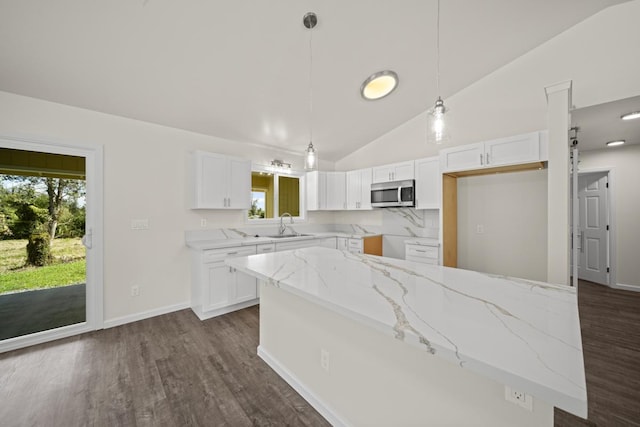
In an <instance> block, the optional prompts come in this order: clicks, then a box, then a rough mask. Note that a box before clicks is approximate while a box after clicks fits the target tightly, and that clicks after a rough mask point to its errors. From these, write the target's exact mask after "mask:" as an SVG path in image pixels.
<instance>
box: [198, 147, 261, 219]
mask: <svg viewBox="0 0 640 427" xmlns="http://www.w3.org/2000/svg"><path fill="white" fill-rule="evenodd" d="M192 174H193V179H192V181H193V182H192V187H193V188H192V192H193V196H192V203H191V208H192V209H249V208H250V207H251V161H249V160H242V159H236V158H233V157H228V156H223V155H220V154H214V153H207V152H204V151H196V152H194V153H193V167H192Z"/></svg>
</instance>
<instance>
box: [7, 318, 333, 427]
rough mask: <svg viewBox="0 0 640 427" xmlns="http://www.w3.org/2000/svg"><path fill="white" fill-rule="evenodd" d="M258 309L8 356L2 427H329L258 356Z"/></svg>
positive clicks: (156, 323) (128, 329)
mask: <svg viewBox="0 0 640 427" xmlns="http://www.w3.org/2000/svg"><path fill="white" fill-rule="evenodd" d="M257 346H258V308H257V307H252V308H249V309H246V310H242V311H239V312H236V313H232V314H229V315H226V316H221V317H218V318H214V319H210V320H206V321H204V322H201V321H200V320H198V318H197V317H196V316H195V315H194V314H193V313H192V312H191V310H182V311H179V312H176V313H171V314H167V315H164V316H159V317H155V318H153V319H148V320H143V321H140V322H135V323H131V324H128V325H123V326H120V327H116V328H112V329H106V330H103V331H97V332H92V333H89V334H84V335H81V336H79V337H74V338H68V339H64V340H60V341H56V342H53V343H47V344H43V345H38V346H34V347H31V348H28V349H22V350H17V351H13V352H9V353H5V354H2V355H0V425H2V426H65V427H66V426H89V425H90V426H234V427H235V426H286V425H290V426H328V423H327V422H326V421H325V420H324V418H322V417H321V416H320V415H319V414H318V413H317V412H316V411H315V410H314V409H313V408H311V407H310V406H309V405H308V404H307V403H306V402H305V401H304V400H303V399H302V398H301V397H300V396H299V395H298V394H297V393H296V392H295V391H294V390H293V389H292V388H291V387H289V385H288V384H286V383H285V382H284V381H283V380H282V379H281V378H280V377H279V376H278V375H277V374H276V373H275V372H273V371H272V370H271V369H270V368H269V367H268V366H267V365H266V364H265V363H264V362H263V361H262V360H261V359H259V358H258V356H257V355H256V348H257Z"/></svg>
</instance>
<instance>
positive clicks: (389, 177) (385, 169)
mask: <svg viewBox="0 0 640 427" xmlns="http://www.w3.org/2000/svg"><path fill="white" fill-rule="evenodd" d="M405 179H414V173H413V161H410V162H402V163H394V164H391V165H384V166H376V167H375V168H373V182H374V183H377V182H390V181H404V180H405Z"/></svg>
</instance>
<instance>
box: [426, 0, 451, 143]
mask: <svg viewBox="0 0 640 427" xmlns="http://www.w3.org/2000/svg"><path fill="white" fill-rule="evenodd" d="M436 89H437V90H438V99H436V103H435V105H434V106H433V108H431V109H430V110H429V111H427V122H428V128H427V141H428V142H432V143H435V144H442V143H443V142H445V141H447V140H449V138H450V135H449V128H450V127H451V123H450V114H449V115H448V117H449V119H447V122H449V123H445V117H444V116H445V114H446V113H447V112H448V111H449V109H448V108H447V107H445V106H444V101H443V100H442V98H441V97H440V0H438V11H437V14H436Z"/></svg>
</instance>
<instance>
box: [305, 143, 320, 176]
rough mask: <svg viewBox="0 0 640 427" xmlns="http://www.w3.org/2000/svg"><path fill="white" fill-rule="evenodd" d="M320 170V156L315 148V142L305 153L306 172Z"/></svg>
mask: <svg viewBox="0 0 640 427" xmlns="http://www.w3.org/2000/svg"><path fill="white" fill-rule="evenodd" d="M317 169H318V155H317V153H316V150H315V148H313V142H309V146H308V147H307V150H306V151H305V153H304V170H306V171H314V170H317Z"/></svg>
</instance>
